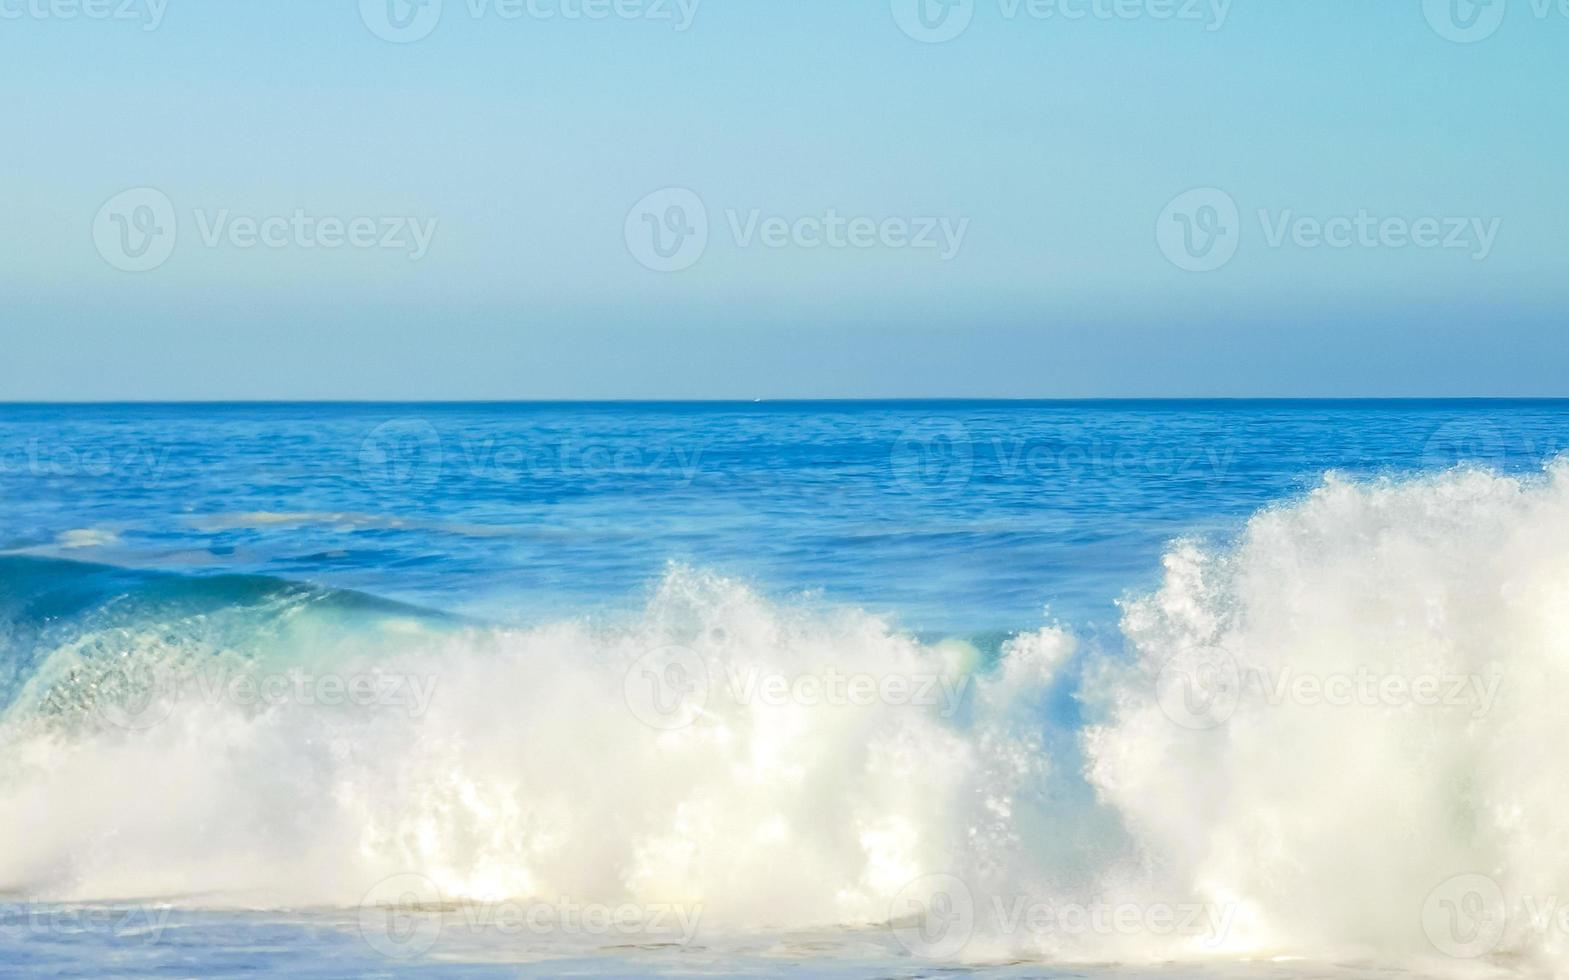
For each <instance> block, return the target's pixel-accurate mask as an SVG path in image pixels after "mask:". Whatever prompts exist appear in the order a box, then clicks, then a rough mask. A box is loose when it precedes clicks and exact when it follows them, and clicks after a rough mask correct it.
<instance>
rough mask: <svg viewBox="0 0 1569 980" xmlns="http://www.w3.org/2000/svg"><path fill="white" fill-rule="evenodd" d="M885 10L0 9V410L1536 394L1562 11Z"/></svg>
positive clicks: (738, 4)
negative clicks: (666, 251)
mask: <svg viewBox="0 0 1569 980" xmlns="http://www.w3.org/2000/svg"><path fill="white" fill-rule="evenodd" d="M915 2H917V0H880V2H873V0H866V2H851V0H832V2H830V0H793V2H777V3H770V4H764V3H758V2H745V0H727V2H721V0H703V2H698V3H696V4H695V7H694V3H693V0H685V7H684V8H683V7H682V6H681V5H680V4H678V3H677V2H676V0H668V2H665V0H619V2H612V0H587V4H588V6H587V8H585V6H584V0H529V2H528V3H527V4H525V3H523V2H521V0H513V2H509V0H500V2H498V0H444V3H442V4H440V9H439V10H437V9H435V8H433V7H426V8H424V9H422V10H421V9H416V8H410V7H408V6H407V5H406V4H405V3H404V0H365V2H364V3H360V2H359V0H270V2H268V3H262V4H239V3H215V2H211V0H204V2H201V3H196V2H193V0H0V80H3V81H4V82H5V84H6V90H7V91H8V92H9V93H10V97H9V98H8V99H7V100H6V106H5V108H4V109H3V110H0V112H3V114H4V120H5V131H6V133H7V135H8V136H9V137H10V139H9V140H8V143H9V146H8V148H7V150H6V152H5V153H4V154H0V186H3V187H4V188H5V196H6V201H7V204H8V211H9V216H10V219H11V220H10V221H8V222H7V223H6V228H5V230H4V231H3V232H0V322H3V323H4V331H5V334H6V344H5V350H6V356H5V357H4V358H0V399H16V400H21V399H158V398H171V399H178V398H203V399H225V398H386V399H404V398H407V399H420V398H615V397H626V398H712V397H738V398H752V397H886V396H922V395H930V396H993V397H1056V396H1062V397H1084V396H1091V397H1093V396H1202V395H1221V396H1225V395H1242V396H1247V395H1291V396H1297V395H1308V396H1311V395H1391V396H1403V395H1495V394H1496V395H1569V371H1566V370H1565V368H1566V367H1569V329H1566V328H1569V322H1566V319H1569V318H1566V315H1565V311H1566V310H1569V285H1566V283H1569V275H1566V273H1569V233H1566V229H1569V191H1566V188H1565V160H1566V159H1569V72H1566V71H1565V70H1564V66H1565V54H1566V52H1569V10H1565V9H1561V8H1560V7H1558V6H1553V5H1547V4H1545V3H1544V0H1534V2H1533V0H1493V3H1494V4H1501V6H1493V7H1472V5H1471V3H1470V0H1427V2H1423V0H1388V2H1378V3H1368V2H1366V0H1362V2H1352V0H1316V2H1312V3H1283V2H1279V0H1271V2H1268V3H1265V2H1263V0H1233V2H1231V3H1229V4H1227V3H1224V2H1223V0H1202V2H1199V3H1191V4H1190V3H1189V0H1034V2H1033V3H1032V2H1030V0H1018V2H1015V0H954V3H955V4H956V5H955V6H954V7H952V9H947V10H946V11H945V10H944V9H943V8H941V7H940V6H939V5H938V2H939V0H925V2H927V3H929V4H931V5H932V6H930V7H928V8H927V9H926V11H925V13H926V16H925V18H924V19H921V18H920V17H919V14H920V11H918V10H916V9H915V7H914V4H915ZM83 3H87V4H88V5H89V6H91V5H93V4H105V6H104V7H103V8H101V9H99V10H96V11H95V15H94V16H87V15H86V14H84V13H81V12H80V11H81V9H82V5H83ZM389 3H390V4H394V5H395V6H393V7H387V6H386V5H387V4H389ZM1451 3H1453V4H1454V5H1455V6H1453V7H1451V6H1450V4H1451ZM72 13H76V16H69V15H70V14H72ZM122 13H123V14H125V15H126V16H125V17H123V18H122V17H120V16H116V15H119V14H122ZM388 13H391V14H392V15H393V17H394V18H399V17H405V16H406V17H407V18H408V22H409V23H410V24H412V25H413V27H412V29H411V31H409V32H406V33H404V34H403V35H401V36H399V35H397V34H396V31H394V30H392V29H391V27H390V25H391V24H393V23H394V21H393V20H389V19H388V16H387V15H388ZM590 13H593V14H598V15H602V16H599V17H591V16H589V14H590ZM100 14H101V15H103V16H98V15H100ZM944 14H946V18H947V19H944V16H943V15H944ZM433 15H439V16H434V17H433ZM1499 15H1501V17H1500V16H1499ZM421 17H425V18H432V17H433V19H430V20H426V21H421V20H420V18H421ZM901 25H903V26H901ZM922 25H927V26H924V27H923V26H922ZM931 25H936V26H931ZM906 27H907V28H910V29H909V30H908V31H907V30H906V29H905V28H906ZM961 27H962V30H960V29H959V28H961ZM427 29H428V33H425V32H426V31H427ZM378 31H379V32H380V33H381V34H383V35H386V34H389V32H391V33H392V34H393V36H394V37H395V38H398V39H397V40H388V39H386V38H385V37H383V36H378ZM947 33H953V34H954V36H952V37H951V38H948V39H945V40H943V39H939V37H940V36H942V35H945V34H947ZM411 34H423V36H419V37H417V38H411V37H410V35H411ZM912 34H913V35H915V36H912ZM142 189H150V191H151V192H152V193H153V194H155V195H156V196H155V197H148V196H146V195H147V191H146V190H142ZM671 189H675V190H674V191H672V190H671ZM1194 189H1203V190H1202V192H1201V193H1200V194H1199V195H1198V196H1196V197H1195V196H1188V197H1185V198H1184V197H1183V196H1182V195H1184V194H1185V192H1190V191H1193V190H1194ZM127 191H134V192H135V194H139V195H141V196H135V195H133V196H131V197H126V196H125V192H127ZM672 193H679V195H680V196H678V197H674V198H673V197H671V196H670V195H671V194H672ZM694 199H695V200H696V201H697V202H699V204H700V206H701V209H702V213H701V214H699V213H697V212H696V211H695V210H694V209H693V208H692V207H691V202H692V201H693V200H694ZM672 201H675V202H677V203H678V204H680V206H681V210H680V211H679V213H677V214H676V215H674V217H675V218H679V219H681V220H679V221H678V222H677V225H679V226H680V230H684V231H687V232H692V233H693V234H689V235H687V236H686V237H685V238H682V239H680V242H681V243H682V246H681V250H678V251H677V253H676V254H675V256H674V258H673V259H670V260H661V259H658V258H657V257H656V253H654V252H651V251H650V250H649V246H650V242H651V241H652V239H651V237H645V238H644V239H643V240H639V239H638V235H639V234H643V235H644V236H652V235H653V234H654V233H655V231H656V230H660V229H662V228H664V227H665V226H664V225H662V224H661V223H662V222H664V221H665V220H666V219H667V218H668V217H672V216H671V213H670V206H671V202H672ZM148 202H153V206H150V205H149V203H148ZM642 202H652V203H649V204H647V205H646V206H644V205H643V204H642ZM1174 202H1176V203H1175V204H1174ZM165 203H166V210H165V209H164V208H165ZM1228 203H1229V205H1231V206H1232V207H1234V212H1228V211H1227V208H1226V205H1227V204H1228ZM1173 207H1175V208H1176V210H1175V211H1174V210H1173ZM1184 209H1186V213H1183V214H1179V213H1178V212H1182V211H1183V210H1184ZM166 216H167V217H172V224H173V228H174V234H173V235H172V236H168V234H167V231H168V227H167V226H168V224H169V222H168V221H166V220H164V219H165V217H166ZM1217 221H1218V222H1219V223H1218V224H1217V223H1216V222H1217ZM694 222H695V223H694ZM836 223H837V224H836ZM698 224H701V225H702V226H703V230H704V231H705V232H706V234H705V235H704V236H697V235H695V231H696V229H697V225H698ZM669 227H670V228H672V229H675V228H676V226H675V225H672V226H669ZM351 228H357V229H358V231H359V232H360V235H359V238H358V244H345V243H343V242H342V241H340V239H343V238H346V237H348V232H349V229H351ZM302 229H303V230H302ZM945 229H946V233H945V231H944V230H945ZM640 230H641V231H640ZM673 233H674V232H673V231H670V232H664V231H661V234H671V235H673ZM1184 233H1186V234H1187V235H1188V236H1189V237H1188V238H1184V237H1183V234H1184ZM421 234H423V235H425V238H424V239H423V243H424V244H423V247H422V246H421V244H420V243H421V239H420V235H421ZM1194 235H1197V236H1198V237H1196V238H1195V237H1193V236H1194ZM123 236H131V237H123ZM260 237H267V240H268V242H270V244H260V243H257V241H256V240H257V239H258V238H260ZM700 238H701V241H700ZM1416 239H1421V240H1422V241H1424V242H1425V243H1426V245H1425V247H1424V246H1419V245H1418V244H1415V240H1416ZM116 241H118V242H120V243H121V245H120V247H121V249H122V251H121V252H119V253H118V254H117V253H116V245H115V242H116ZM669 241H670V242H675V241H676V239H675V238H673V237H672V238H670V239H669ZM1330 241H1333V242H1335V243H1336V244H1335V245H1331V244H1330ZM149 242H152V243H154V245H153V247H152V249H151V251H149V250H148V249H147V247H146V246H147V245H148V243H149ZM332 242H336V244H334V245H333V247H326V246H325V244H324V243H332ZM1217 243H1219V251H1216V247H1217ZM165 245H167V248H166V249H165V248H164V246H165ZM1446 245H1448V246H1452V247H1445V246H1446ZM133 246H134V247H133ZM699 246H700V247H699ZM126 249H129V250H130V251H136V252H137V253H138V256H140V257H139V258H133V257H131V256H130V252H129V251H125V250H126ZM1181 249H1186V250H1187V251H1188V254H1187V256H1186V258H1184V256H1183V255H1182V254H1181V252H1180V250H1181ZM106 250H107V252H108V254H105V253H106ZM1173 250H1179V251H1178V252H1177V254H1175V255H1173V254H1172V253H1173ZM165 251H166V252H167V254H166V255H165V254H164V252H165ZM1201 253H1202V254H1201ZM138 261H155V262H156V264H155V265H154V266H153V267H152V268H149V269H146V270H144V271H126V266H127V265H131V266H134V265H136V264H137V262H138ZM672 262H673V263H674V264H675V265H678V266H679V268H675V269H672V270H668V271H656V268H650V267H649V266H650V265H654V266H660V265H661V263H663V265H665V266H669V265H670V264H671V263H672ZM1216 263H1218V264H1216ZM1207 265H1212V266H1213V267H1212V268H1202V269H1201V271H1194V269H1193V267H1195V266H1197V267H1205V266H1207Z"/></svg>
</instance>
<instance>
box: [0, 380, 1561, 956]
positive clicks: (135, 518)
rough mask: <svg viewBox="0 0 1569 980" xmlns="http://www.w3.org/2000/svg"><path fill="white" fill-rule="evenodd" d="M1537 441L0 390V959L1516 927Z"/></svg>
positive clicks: (1420, 946)
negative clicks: (13, 402)
mask: <svg viewBox="0 0 1569 980" xmlns="http://www.w3.org/2000/svg"><path fill="white" fill-rule="evenodd" d="M1566 440H1569V403H1557V402H1530V401H1523V402H1493V401H1482V402H1246V401H1241V402H1236V401H1232V402H1088V403H1065V402H1043V403H1028V402H1006V403H988V402H900V403H891V402H890V403H823V402H818V403H781V404H770V403H761V404H631V403H625V404H519V405H512V404H498V405H479V404H469V405H425V404H409V405H386V404H377V405H343V404H321V405H305V404H291V405H144V406H124V405H102V406H4V407H0V644H3V647H0V841H3V842H4V843H3V844H0V973H6V972H9V973H14V974H16V975H57V976H84V977H85V976H92V977H99V976H122V975H123V976H240V975H245V976H258V975H290V976H296V977H309V976H323V977H327V976H401V975H411V976H412V975H421V976H424V975H449V976H518V975H551V976H554V975H564V974H600V975H604V974H608V975H625V976H640V975H649V974H669V975H680V974H700V975H707V976H714V975H777V974H789V973H799V974H803V975H814V976H818V975H844V976H865V975H883V976H925V975H937V974H943V973H952V972H955V971H958V972H964V971H969V970H983V971H987V972H997V973H999V974H1000V975H1009V976H1040V975H1059V974H1060V973H1062V972H1063V971H1072V972H1075V973H1080V974H1084V973H1094V974H1104V975H1117V976H1146V975H1148V976H1171V977H1188V976H1217V977H1224V976H1233V975H1235V976H1243V975H1245V976H1259V975H1264V976H1280V977H1296V976H1320V975H1324V974H1325V973H1327V972H1334V973H1337V974H1340V975H1346V976H1359V975H1369V976H1371V975H1373V974H1375V973H1377V974H1380V975H1384V974H1387V973H1388V972H1389V971H1392V970H1393V971H1397V972H1409V973H1412V974H1417V975H1450V974H1462V975H1472V974H1479V973H1480V974H1485V973H1488V972H1492V971H1517V970H1529V971H1543V970H1546V971H1551V970H1553V969H1554V968H1555V965H1556V964H1558V963H1560V962H1563V961H1564V956H1565V953H1566V950H1569V916H1565V915H1562V914H1560V908H1559V899H1560V897H1569V829H1565V828H1566V827H1569V824H1565V822H1564V821H1563V820H1562V808H1560V807H1559V806H1558V804H1559V803H1560V802H1565V803H1569V793H1566V791H1565V790H1564V789H1563V785H1564V780H1563V778H1562V777H1563V772H1562V769H1563V766H1562V763H1561V758H1560V753H1559V752H1558V748H1557V747H1558V746H1559V745H1561V744H1562V743H1563V740H1564V735H1565V727H1564V726H1565V723H1564V721H1563V717H1564V715H1563V712H1562V710H1561V701H1562V692H1564V691H1566V690H1569V630H1566V628H1565V627H1566V626H1569V467H1566V465H1565V464H1563V463H1560V462H1559V461H1558V456H1559V452H1560V450H1562V449H1564V448H1566V447H1565V443H1566ZM1564 905H1565V906H1569V901H1566V902H1565V903H1564Z"/></svg>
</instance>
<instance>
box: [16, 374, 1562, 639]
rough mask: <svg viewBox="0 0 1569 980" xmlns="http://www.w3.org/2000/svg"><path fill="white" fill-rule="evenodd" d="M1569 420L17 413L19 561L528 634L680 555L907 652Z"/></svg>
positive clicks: (722, 411)
mask: <svg viewBox="0 0 1569 980" xmlns="http://www.w3.org/2000/svg"><path fill="white" fill-rule="evenodd" d="M1566 423H1569V404H1565V403H1556V402H1533V401H1520V402H1487V401H1484V402H1477V401H1457V402H1442V401H1434V402H1416V401H1400V402H1377V401H1373V402H1323V401H1318V402H1275V401H1263V402H1246V401H1218V402H1039V403H1028V402H1006V403H984V402H981V403H975V402H969V403H966V402H904V403H880V402H879V403H857V402H846V403H821V402H814V403H777V404H731V403H698V404H636V403H624V404H501V405H424V404H421V405H337V404H321V405H310V404H287V405H211V406H208V405H109V406H42V405H38V406H31V405H29V406H8V407H4V408H3V409H0V508H3V511H0V519H3V522H0V535H3V537H0V548H3V550H4V551H6V552H8V553H12V554H18V553H30V554H52V555H57V556H65V557H71V558H78V559H83V560H94V561H102V562H105V563H109V564H115V565H123V566H129V567H136V568H159V569H168V570H171V571H180V572H190V573H196V574H210V573H215V572H237V573H246V574H259V575H273V576H278V577H282V578H287V579H302V580H309V581H312V582H318V583H322V584H327V585H332V586H338V587H343V588H351V589H357V590H363V591H366V592H370V593H372V594H375V595H379V596H383V597H387V598H394V599H399V600H404V601H408V602H412V603H418V604H422V605H427V606H429V607H432V608H435V609H442V610H448V611H454V612H470V613H476V614H483V615H487V616H494V617H501V618H506V619H518V620H525V621H527V620H537V619H539V618H553V617H558V616H564V615H576V614H580V613H586V612H587V613H593V612H606V611H614V610H616V609H621V608H625V607H626V605H627V604H628V602H631V601H634V600H635V597H636V595H637V593H638V590H640V589H643V588H645V587H647V586H648V585H649V583H650V582H652V581H655V580H657V579H658V578H659V576H660V574H661V572H662V569H663V568H664V566H665V565H666V564H667V563H669V562H685V563H691V564H694V565H697V566H700V567H703V568H709V569H714V570H717V571H720V572H723V573H726V574H731V575H736V576H740V577H742V578H745V579H746V580H748V581H750V582H754V583H756V584H757V585H758V587H760V588H762V589H764V590H765V591H768V592H772V593H778V592H786V591H790V592H793V591H801V590H818V591H821V592H822V593H823V594H824V596H825V597H826V598H828V599H829V600H831V601H835V602H846V603H853V604H857V605H861V606H864V607H866V608H868V609H872V610H876V611H879V612H887V613H888V614H890V615H892V616H894V617H896V618H897V619H898V621H899V622H900V623H902V624H904V625H905V626H907V627H908V628H909V629H911V630H915V631H920V632H929V631H937V632H960V631H969V632H975V631H982V630H1014V629H1022V628H1026V627H1031V626H1034V625H1036V624H1038V623H1039V621H1040V620H1041V618H1042V610H1043V609H1045V608H1047V607H1050V608H1051V610H1052V613H1053V615H1056V616H1059V617H1063V618H1066V619H1069V620H1073V621H1076V622H1084V621H1088V620H1099V621H1104V620H1106V619H1107V618H1108V617H1114V616H1115V612H1114V610H1113V609H1112V606H1111V603H1112V602H1113V600H1115V599H1116V598H1118V597H1119V596H1120V595H1121V594H1122V593H1123V592H1124V591H1125V590H1128V589H1137V588H1143V587H1147V586H1148V585H1149V584H1151V583H1152V582H1153V581H1154V577H1155V575H1156V574H1157V572H1158V565H1159V557H1160V554H1161V551H1162V549H1163V548H1164V547H1165V545H1166V544H1167V543H1168V542H1169V541H1170V540H1171V539H1172V538H1175V537H1178V536H1182V535H1213V534H1220V535H1224V534H1227V533H1231V532H1234V531H1235V530H1236V529H1237V527H1238V526H1239V525H1240V523H1241V522H1242V521H1243V520H1245V519H1246V518H1247V517H1248V516H1249V515H1251V514H1252V513H1253V512H1254V511H1255V510H1257V509H1259V508H1260V507H1263V506H1266V505H1268V504H1270V503H1273V502H1277V501H1281V500H1285V499H1288V498H1290V497H1292V496H1295V495H1300V494H1303V493H1305V492H1307V491H1308V490H1309V489H1311V488H1312V487H1313V486H1315V485H1316V484H1317V483H1318V482H1319V480H1320V479H1321V478H1322V476H1323V475H1324V473H1325V472H1326V471H1331V470H1334V471H1341V472H1344V473H1347V474H1351V475H1359V476H1368V475H1378V474H1395V475H1399V474H1405V473H1412V472H1418V471H1431V470H1434V469H1439V468H1443V467H1446V466H1451V465H1454V463H1456V462H1457V461H1462V460H1469V461H1474V462H1479V463H1482V464H1486V465H1492V466H1496V467H1500V468H1503V469H1505V470H1509V471H1518V470H1522V469H1535V468H1539V467H1540V465H1541V463H1542V461H1543V460H1544V459H1547V458H1550V457H1552V456H1553V455H1555V454H1556V453H1557V452H1558V451H1560V450H1561V449H1563V448H1564V447H1565V442H1566V439H1569V424H1566Z"/></svg>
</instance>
